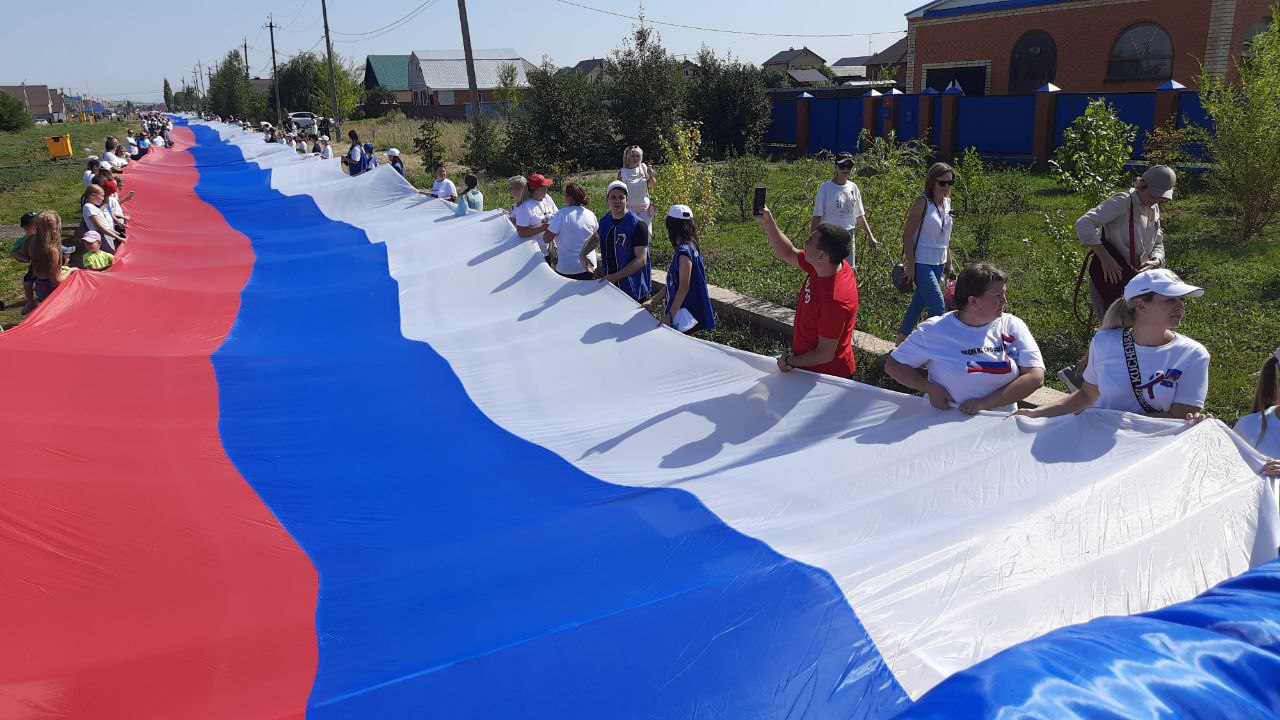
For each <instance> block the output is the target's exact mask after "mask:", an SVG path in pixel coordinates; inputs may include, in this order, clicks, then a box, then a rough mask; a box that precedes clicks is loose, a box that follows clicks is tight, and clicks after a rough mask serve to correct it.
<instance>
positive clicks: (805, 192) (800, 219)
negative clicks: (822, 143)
mask: <svg viewBox="0 0 1280 720" xmlns="http://www.w3.org/2000/svg"><path fill="white" fill-rule="evenodd" d="M832 159H833V158H832V155H831V153H829V152H826V151H823V152H821V153H818V154H817V155H811V156H808V157H802V158H799V159H797V160H795V161H794V162H790V163H787V164H786V165H783V166H782V167H780V168H778V171H777V173H776V174H775V175H774V179H775V180H780V182H773V183H771V184H770V185H769V192H768V203H767V204H768V206H769V211H770V212H772V213H773V217H774V219H775V220H776V221H777V222H778V227H779V228H781V229H782V232H784V233H786V235H787V237H789V238H791V240H792V241H793V242H797V243H802V242H804V239H805V238H807V237H808V236H809V224H810V222H812V219H813V199H814V195H815V194H816V193H817V192H818V186H819V185H821V184H822V183H823V182H825V181H827V180H830V179H831V176H832V174H833V173H832V168H833V166H832Z"/></svg>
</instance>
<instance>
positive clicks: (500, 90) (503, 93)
mask: <svg viewBox="0 0 1280 720" xmlns="http://www.w3.org/2000/svg"><path fill="white" fill-rule="evenodd" d="M519 78H520V71H519V70H517V69H516V66H515V65H512V64H511V63H503V64H502V65H500V66H498V87H496V88H494V91H493V99H494V100H495V101H496V102H497V103H498V112H500V113H502V114H503V115H509V114H510V113H512V112H514V111H515V110H517V109H518V108H519V107H520V103H521V101H523V100H524V88H522V87H520V82H519Z"/></svg>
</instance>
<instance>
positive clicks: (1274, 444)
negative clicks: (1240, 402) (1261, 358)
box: [1232, 350, 1280, 477]
mask: <svg viewBox="0 0 1280 720" xmlns="http://www.w3.org/2000/svg"><path fill="white" fill-rule="evenodd" d="M1232 429H1233V430H1235V431H1236V434H1237V435H1239V436H1240V437H1241V438H1242V439H1243V440H1244V441H1245V442H1247V443H1249V444H1250V445H1252V446H1253V447H1254V448H1256V449H1257V451H1258V452H1260V453H1262V454H1263V455H1266V456H1267V458H1268V459H1267V462H1266V463H1265V464H1264V465H1263V466H1262V470H1261V471H1260V472H1261V473H1262V474H1263V475H1266V476H1267V477H1280V350H1276V351H1275V352H1274V353H1272V354H1271V357H1269V358H1267V361H1266V362H1265V363H1263V364H1262V372H1260V373H1258V384H1257V386H1256V387H1255V388H1254V390H1253V412H1252V413H1250V414H1249V415H1245V416H1244V417H1242V418H1240V419H1239V420H1237V421H1236V425H1235V427H1234V428H1232Z"/></svg>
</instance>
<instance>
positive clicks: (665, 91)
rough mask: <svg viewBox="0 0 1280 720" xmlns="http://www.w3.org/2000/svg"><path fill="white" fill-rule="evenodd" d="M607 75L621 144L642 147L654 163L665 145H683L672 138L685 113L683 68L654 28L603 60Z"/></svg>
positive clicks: (639, 32) (634, 36)
mask: <svg viewBox="0 0 1280 720" xmlns="http://www.w3.org/2000/svg"><path fill="white" fill-rule="evenodd" d="M604 72H605V78H606V80H605V82H604V83H603V84H604V86H605V96H606V97H607V98H608V100H609V116H610V117H611V119H612V121H613V131H614V134H616V135H617V136H618V138H619V139H620V140H621V141H622V144H623V145H639V146H640V147H642V148H644V149H645V152H646V155H647V157H648V159H649V160H650V161H653V162H662V161H663V160H664V159H665V158H664V156H663V155H662V147H663V146H664V143H668V142H679V140H676V139H675V138H673V133H674V132H675V131H676V129H677V127H678V126H679V125H680V123H681V122H682V121H683V120H684V114H685V91H686V86H687V85H688V82H687V81H686V79H685V75H684V66H683V65H682V64H681V62H680V61H679V60H677V59H676V58H675V57H672V55H671V54H670V53H668V52H667V50H666V48H664V47H662V42H661V38H660V37H659V36H658V33H657V32H656V31H655V30H654V29H653V28H651V27H646V26H643V25H642V26H639V27H637V28H636V29H635V30H634V31H633V33H632V34H631V37H630V38H628V42H627V43H626V44H625V45H623V46H621V47H619V48H617V49H615V50H614V51H613V55H612V56H611V57H609V58H607V59H606V60H605V71H604ZM570 74H573V75H576V74H577V73H570ZM596 122H599V120H597V121H596ZM619 150H621V148H619ZM618 154H619V156H621V152H619V153H618ZM614 162H617V161H616V160H615V161H614Z"/></svg>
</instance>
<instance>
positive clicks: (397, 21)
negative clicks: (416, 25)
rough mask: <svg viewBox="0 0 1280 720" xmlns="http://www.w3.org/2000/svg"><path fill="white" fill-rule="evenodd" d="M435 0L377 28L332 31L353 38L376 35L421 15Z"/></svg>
mask: <svg viewBox="0 0 1280 720" xmlns="http://www.w3.org/2000/svg"><path fill="white" fill-rule="evenodd" d="M435 2H436V0H426V2H424V3H422V4H421V5H419V6H418V7H416V8H414V9H412V10H410V11H409V12H407V13H405V14H404V15H401V16H400V17H398V18H396V19H395V20H392V21H391V22H389V23H387V24H386V25H383V26H382V27H380V28H376V29H374V30H368V31H366V32H358V33H344V32H338V31H337V30H333V31H331V32H332V33H333V34H334V35H342V36H344V37H352V38H354V37H362V36H365V35H374V34H375V33H381V32H382V31H384V30H388V29H389V28H394V27H396V26H399V25H402V24H404V23H406V22H408V21H410V20H412V19H413V18H415V17H417V16H418V15H420V14H421V13H422V12H423V11H425V10H426V9H427V8H429V7H431V6H432V5H434V4H435ZM363 39H365V40H372V39H373V38H368V37H365V38H363ZM346 42H356V41H354V40H348V41H346Z"/></svg>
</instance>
